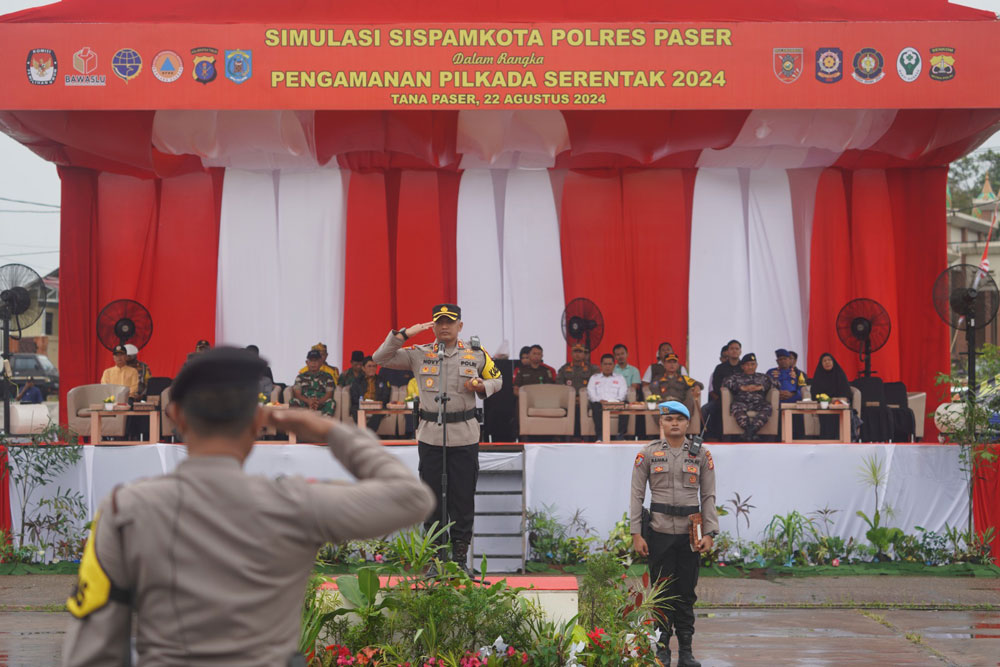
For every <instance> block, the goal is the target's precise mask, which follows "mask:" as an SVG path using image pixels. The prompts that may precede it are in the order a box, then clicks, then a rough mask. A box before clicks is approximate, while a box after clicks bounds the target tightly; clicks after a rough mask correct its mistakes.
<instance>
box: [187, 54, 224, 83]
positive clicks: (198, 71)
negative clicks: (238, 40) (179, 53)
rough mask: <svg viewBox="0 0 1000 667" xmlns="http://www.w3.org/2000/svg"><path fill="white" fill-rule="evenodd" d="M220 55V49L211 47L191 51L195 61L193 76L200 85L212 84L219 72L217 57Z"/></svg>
mask: <svg viewBox="0 0 1000 667" xmlns="http://www.w3.org/2000/svg"><path fill="white" fill-rule="evenodd" d="M217 55H219V50H218V49H213V48H211V47H209V46H199V47H197V48H194V49H191V56H192V59H193V60H194V65H193V67H194V70H193V71H192V72H191V74H192V75H193V76H194V80H195V81H197V82H198V83H212V82H213V81H215V77H216V76H218V74H219V73H218V72H217V71H216V69H215V56H217Z"/></svg>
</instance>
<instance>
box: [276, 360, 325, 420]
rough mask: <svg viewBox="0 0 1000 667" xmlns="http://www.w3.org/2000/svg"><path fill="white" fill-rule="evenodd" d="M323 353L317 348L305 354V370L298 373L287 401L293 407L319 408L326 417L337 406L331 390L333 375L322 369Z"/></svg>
mask: <svg viewBox="0 0 1000 667" xmlns="http://www.w3.org/2000/svg"><path fill="white" fill-rule="evenodd" d="M322 367H323V353H322V352H320V351H319V350H309V354H307V355H306V369H307V370H306V371H305V372H304V373H299V374H298V377H296V378H295V385H294V386H293V387H292V400H291V401H289V402H288V404H289V405H290V406H292V407H293V408H309V409H310V410H319V411H320V412H322V413H323V414H324V415H326V416H328V417H332V416H333V409H334V408H335V407H336V406H337V404H336V402H335V401H334V400H333V390H334V388H335V387H336V386H337V385H336V383H335V382H334V381H333V376H332V375H330V374H329V373H327V372H326V371H324V370H322Z"/></svg>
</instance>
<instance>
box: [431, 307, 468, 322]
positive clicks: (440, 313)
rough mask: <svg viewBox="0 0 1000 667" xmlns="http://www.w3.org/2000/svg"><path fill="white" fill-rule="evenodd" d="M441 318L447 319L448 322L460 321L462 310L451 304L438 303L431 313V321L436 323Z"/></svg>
mask: <svg viewBox="0 0 1000 667" xmlns="http://www.w3.org/2000/svg"><path fill="white" fill-rule="evenodd" d="M442 317H447V318H448V319H450V320H456V321H457V320H460V319H462V309H461V308H459V307H458V306H456V305H455V304H453V303H439V304H438V305H436V306H434V310H433V311H431V319H432V320H434V321H435V322H437V321H438V320H440V319H441V318H442Z"/></svg>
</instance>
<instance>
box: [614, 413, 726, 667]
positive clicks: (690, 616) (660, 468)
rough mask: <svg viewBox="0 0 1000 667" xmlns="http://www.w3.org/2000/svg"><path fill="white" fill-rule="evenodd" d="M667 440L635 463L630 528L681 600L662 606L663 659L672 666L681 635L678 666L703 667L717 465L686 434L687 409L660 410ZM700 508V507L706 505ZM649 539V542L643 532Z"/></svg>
mask: <svg viewBox="0 0 1000 667" xmlns="http://www.w3.org/2000/svg"><path fill="white" fill-rule="evenodd" d="M659 408H660V438H661V439H660V440H654V441H653V442H651V443H649V444H648V445H646V446H645V447H644V448H643V449H642V450H640V451H639V453H638V454H637V455H636V457H635V467H634V468H633V469H632V491H631V499H630V505H629V522H630V523H631V530H632V546H633V548H634V549H635V550H636V553H638V554H639V555H640V556H647V557H648V558H649V561H648V562H649V577H650V579H652V580H653V581H656V582H664V581H665V582H666V587H665V589H664V594H665V595H666V596H668V597H673V596H676V599H671V600H669V601H668V602H665V603H663V602H661V604H658V605H657V612H658V613H657V616H658V621H659V625H660V639H659V644H660V647H659V650H657V652H656V657H657V658H659V659H660V662H662V663H663V664H664V665H669V664H670V637H671V635H672V634H673V633H674V632H676V633H677V646H678V660H677V666H678V667H700V665H701V663H700V662H698V661H697V660H695V659H694V654H693V653H692V651H691V641H692V638H693V637H694V603H695V602H696V601H697V600H698V596H697V595H695V586H697V585H698V570H699V567H700V565H701V554H703V553H705V552H707V551H709V550H711V548H712V543H713V538H714V537H715V535H716V534H718V532H719V516H718V512H717V511H716V509H715V462H714V461H712V455H711V454H710V453H709V451H708V450H707V449H705V448H704V447H702V446H701V442H700V439H691V438H689V437H687V436H686V435H685V434H686V433H687V430H688V425H689V424H690V420H691V415H690V413H689V412H688V409H687V407H685V405H684V404H683V403H679V402H677V401H666V402H664V403H660V405H659ZM647 484H648V485H649V493H650V504H649V511H650V517H651V518H650V522H649V526H648V529H647V530H645V531H644V530H643V521H642V513H643V508H642V501H643V498H644V497H645V495H646V486H647ZM699 505H700V506H699ZM644 532H645V535H643V533H644Z"/></svg>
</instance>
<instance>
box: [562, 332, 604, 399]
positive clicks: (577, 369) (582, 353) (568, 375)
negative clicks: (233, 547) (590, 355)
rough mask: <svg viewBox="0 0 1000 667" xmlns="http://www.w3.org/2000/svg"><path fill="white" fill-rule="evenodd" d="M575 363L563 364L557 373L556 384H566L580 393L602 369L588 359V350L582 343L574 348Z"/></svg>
mask: <svg viewBox="0 0 1000 667" xmlns="http://www.w3.org/2000/svg"><path fill="white" fill-rule="evenodd" d="M572 354H573V361H572V362H570V363H568V364H563V365H562V366H561V367H560V368H559V372H557V373H556V384H566V385H569V386H571V387H573V389H576V390H577V391H579V390H580V389H583V388H584V387H586V386H587V381H588V380H590V378H591V376H594V375H597V374H598V373H600V372H601V369H600V368H599V367H598V366H597V365H596V364H593V363H591V361H590V360H589V359H587V348H585V347H584V346H583V345H581V344H580V343H577V344H576V345H574V346H573V352H572Z"/></svg>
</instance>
